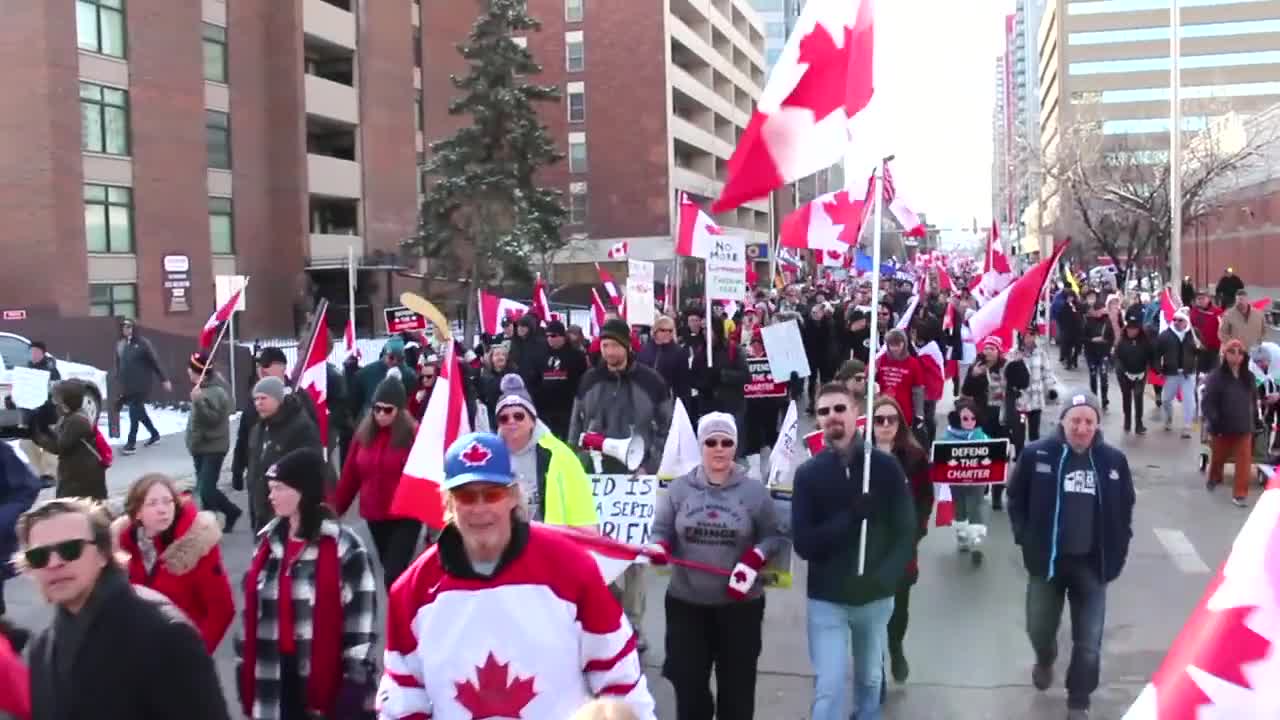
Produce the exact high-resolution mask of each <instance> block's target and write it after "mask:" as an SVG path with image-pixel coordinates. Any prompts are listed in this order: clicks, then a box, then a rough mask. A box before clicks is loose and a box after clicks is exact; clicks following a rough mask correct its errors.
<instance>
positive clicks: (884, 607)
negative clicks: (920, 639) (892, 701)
mask: <svg viewBox="0 0 1280 720" xmlns="http://www.w3.org/2000/svg"><path fill="white" fill-rule="evenodd" d="M892 614H893V598H892V597H887V598H883V599H880V600H875V601H873V602H869V603H867V604H866V605H840V604H838V603H832V602H827V601H825V600H815V599H813V598H809V613H808V626H809V661H810V662H811V663H812V664H813V671H814V673H815V675H816V676H817V677H816V678H815V679H814V689H813V708H812V712H811V713H810V717H811V718H812V720H847V719H848V718H850V717H853V718H855V719H856V720H880V685H881V683H883V682H884V654H885V651H886V649H887V647H888V644H889V637H888V632H887V627H888V623H889V616H891V615H892ZM850 662H852V663H853V715H852V716H851V715H850V714H849V708H848V707H847V704H846V703H845V693H844V678H845V676H846V675H848V674H849V663H850Z"/></svg>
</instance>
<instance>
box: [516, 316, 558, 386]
mask: <svg viewBox="0 0 1280 720" xmlns="http://www.w3.org/2000/svg"><path fill="white" fill-rule="evenodd" d="M516 326H517V328H519V327H520V326H524V327H527V328H529V331H528V334H526V335H525V336H524V337H520V331H519V330H518V329H517V330H516V333H515V335H514V336H513V337H512V338H511V348H510V350H509V351H508V356H507V362H508V364H510V365H512V366H513V367H515V370H516V372H518V373H520V377H521V379H523V380H524V386H525V387H526V388H528V390H529V392H530V393H533V392H536V391H537V390H538V386H539V385H541V383H542V369H543V368H545V367H546V366H547V351H548V350H550V347H549V346H548V345H547V336H546V335H544V334H542V328H541V327H540V326H539V324H538V318H537V317H535V316H534V315H533V314H531V313H526V314H524V315H521V316H520V319H519V320H517V321H516Z"/></svg>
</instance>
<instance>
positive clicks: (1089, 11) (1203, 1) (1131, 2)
mask: <svg viewBox="0 0 1280 720" xmlns="http://www.w3.org/2000/svg"><path fill="white" fill-rule="evenodd" d="M1262 1H1263V0H1181V3H1180V4H1181V5H1182V7H1184V8H1189V7H1207V6H1211V5H1227V4H1231V5H1234V4H1236V3H1246V2H1262ZM1168 9H1169V0H1091V1H1090V2H1072V3H1071V4H1070V5H1068V6H1067V14H1068V15H1094V14H1098V13H1113V12H1132V11H1134V10H1168Z"/></svg>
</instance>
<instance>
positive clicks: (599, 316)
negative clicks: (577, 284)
mask: <svg viewBox="0 0 1280 720" xmlns="http://www.w3.org/2000/svg"><path fill="white" fill-rule="evenodd" d="M604 316H605V310H604V302H603V301H601V300H600V293H598V292H596V289H595V288H591V337H597V336H598V335H600V330H601V328H603V327H604Z"/></svg>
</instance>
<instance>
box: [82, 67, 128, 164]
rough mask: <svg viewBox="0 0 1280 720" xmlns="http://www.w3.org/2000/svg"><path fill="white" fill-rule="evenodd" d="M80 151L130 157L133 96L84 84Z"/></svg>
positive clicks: (108, 88) (101, 86) (114, 89)
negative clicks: (130, 113)
mask: <svg viewBox="0 0 1280 720" xmlns="http://www.w3.org/2000/svg"><path fill="white" fill-rule="evenodd" d="M80 148H81V149H82V150H86V151H88V152H100V153H109V154H111V155H128V154H129V93H128V92H126V91H124V90H120V89H118V88H112V87H106V86H103V85H94V84H93V83H85V82H82V83H80Z"/></svg>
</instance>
